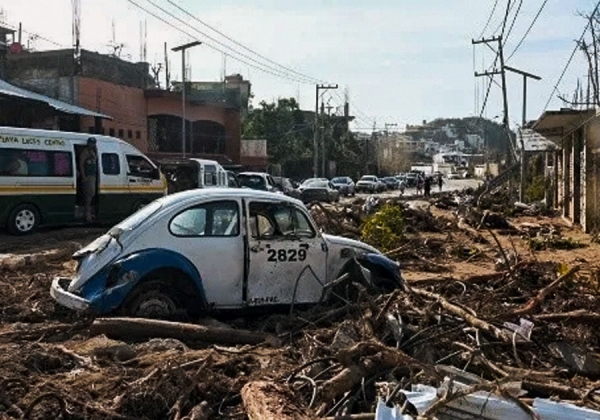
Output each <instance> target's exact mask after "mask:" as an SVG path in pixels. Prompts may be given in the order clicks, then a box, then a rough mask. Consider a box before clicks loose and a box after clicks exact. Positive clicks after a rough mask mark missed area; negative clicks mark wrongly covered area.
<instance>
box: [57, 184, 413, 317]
mask: <svg viewBox="0 0 600 420" xmlns="http://www.w3.org/2000/svg"><path fill="white" fill-rule="evenodd" d="M73 257H74V258H75V259H76V260H78V261H79V265H78V269H77V273H76V275H75V277H74V278H73V279H65V278H56V279H54V281H53V284H52V288H51V295H52V296H53V297H54V299H56V300H57V301H58V302H59V303H60V304H62V305H65V306H67V307H70V308H73V309H78V310H85V309H90V310H92V311H93V312H95V313H100V314H106V313H111V312H115V311H121V312H123V313H127V314H130V315H136V316H146V317H150V316H153V317H167V316H170V315H172V314H173V313H175V312H176V311H177V310H180V309H185V310H187V311H189V312H192V313H203V312H205V311H207V310H210V309H213V308H214V309H242V308H247V307H253V306H269V305H293V304H302V303H317V302H318V301H319V300H320V298H321V296H322V294H323V288H324V286H325V285H327V284H328V283H331V282H332V281H333V280H335V279H336V278H338V277H339V276H340V275H342V274H344V272H347V270H349V267H350V265H351V263H352V262H353V261H355V260H358V261H360V262H361V264H362V265H363V266H365V267H366V268H368V269H369V270H370V271H371V272H372V273H373V274H376V275H377V276H378V278H383V279H385V280H386V281H391V282H393V283H394V284H396V285H399V284H400V282H401V277H400V270H399V266H398V264H397V263H396V262H394V261H392V260H390V259H388V258H386V257H385V256H383V255H382V254H381V253H380V252H379V251H378V250H376V249H375V248H373V247H371V246H369V245H367V244H364V243H362V242H359V241H354V240H351V239H347V238H342V237H337V236H332V235H327V234H322V233H321V232H320V231H319V230H318V229H317V227H316V225H315V223H314V221H313V220H312V219H311V217H310V215H309V213H308V212H307V210H306V208H305V207H304V205H303V204H302V203H301V202H300V201H298V200H295V199H293V198H290V197H286V196H283V195H276V194H272V193H268V192H261V191H255V190H250V189H233V188H231V189H204V190H191V191H185V192H181V193H178V194H173V195H170V196H167V197H164V198H161V199H159V200H156V201H154V202H153V203H151V204H149V205H148V206H146V207H144V208H143V209H141V210H140V211H139V212H137V213H135V214H134V215H133V216H131V217H130V218H128V219H126V220H124V221H123V222H121V223H120V224H118V225H117V226H115V227H113V228H112V229H111V230H110V231H109V232H108V233H106V234H105V235H103V236H101V237H99V238H98V239H97V240H95V241H94V242H92V243H91V244H89V245H88V246H86V247H85V248H83V249H81V250H80V251H78V252H77V253H75V254H74V256H73ZM345 270H346V271H345Z"/></svg>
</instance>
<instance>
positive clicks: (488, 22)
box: [479, 0, 498, 38]
mask: <svg viewBox="0 0 600 420" xmlns="http://www.w3.org/2000/svg"><path fill="white" fill-rule="evenodd" d="M497 6H498V0H496V1H495V2H494V7H492V11H491V12H490V15H489V16H488V19H487V22H485V26H484V27H483V29H482V30H481V35H479V38H483V34H484V33H485V30H486V29H487V27H488V25H489V24H490V22H491V20H492V17H494V12H495V11H496V7H497Z"/></svg>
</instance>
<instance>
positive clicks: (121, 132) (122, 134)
mask: <svg viewBox="0 0 600 420" xmlns="http://www.w3.org/2000/svg"><path fill="white" fill-rule="evenodd" d="M124 134H125V133H124V132H123V129H122V128H119V137H121V138H123V136H124Z"/></svg>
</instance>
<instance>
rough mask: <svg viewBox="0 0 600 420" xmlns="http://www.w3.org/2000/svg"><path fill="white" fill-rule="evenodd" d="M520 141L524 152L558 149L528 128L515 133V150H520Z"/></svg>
mask: <svg viewBox="0 0 600 420" xmlns="http://www.w3.org/2000/svg"><path fill="white" fill-rule="evenodd" d="M521 140H523V143H524V146H525V151H526V152H544V151H550V150H556V149H558V146H557V145H556V144H555V143H554V142H552V141H550V140H548V139H547V138H546V137H544V136H542V135H541V134H540V133H537V132H535V131H534V130H531V129H529V128H524V129H519V131H518V133H517V148H519V149H520V148H521V147H522V146H521Z"/></svg>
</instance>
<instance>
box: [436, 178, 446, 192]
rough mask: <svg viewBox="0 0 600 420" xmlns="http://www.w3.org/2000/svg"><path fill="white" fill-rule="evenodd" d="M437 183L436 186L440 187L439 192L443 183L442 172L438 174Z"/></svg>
mask: <svg viewBox="0 0 600 420" xmlns="http://www.w3.org/2000/svg"><path fill="white" fill-rule="evenodd" d="M437 184H438V187H440V192H442V185H444V178H443V176H442V174H439V175H438V180H437Z"/></svg>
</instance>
